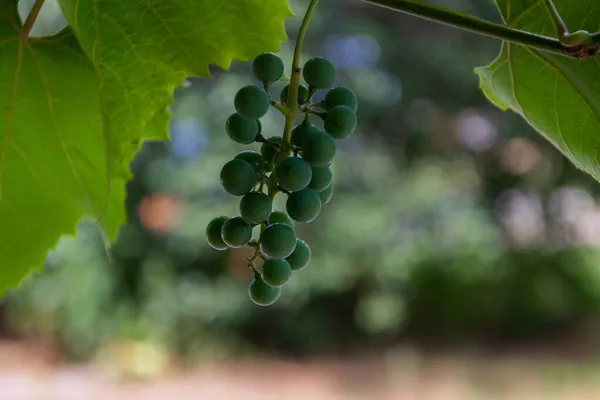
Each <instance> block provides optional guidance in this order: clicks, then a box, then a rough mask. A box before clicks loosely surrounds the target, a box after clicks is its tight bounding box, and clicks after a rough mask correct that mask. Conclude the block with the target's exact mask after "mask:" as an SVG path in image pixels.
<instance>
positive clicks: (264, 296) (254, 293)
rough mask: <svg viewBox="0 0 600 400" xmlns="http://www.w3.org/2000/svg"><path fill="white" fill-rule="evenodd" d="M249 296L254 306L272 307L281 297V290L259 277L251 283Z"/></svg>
mask: <svg viewBox="0 0 600 400" xmlns="http://www.w3.org/2000/svg"><path fill="white" fill-rule="evenodd" d="M248 295H249V296H250V300H252V302H254V304H256V305H259V306H270V305H271V304H274V303H275V302H276V301H277V300H278V299H279V297H280V296H281V288H275V287H272V286H269V285H267V284H266V283H265V281H263V279H262V278H261V277H260V276H257V277H256V278H254V279H253V280H252V282H250V286H249V287H248Z"/></svg>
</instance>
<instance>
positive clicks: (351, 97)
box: [323, 86, 358, 112]
mask: <svg viewBox="0 0 600 400" xmlns="http://www.w3.org/2000/svg"><path fill="white" fill-rule="evenodd" d="M323 106H324V107H325V109H326V110H329V109H331V108H333V107H336V106H346V107H348V108H349V109H351V110H352V111H354V112H356V109H357V108H358V100H357V99H356V95H355V94H354V92H353V91H352V90H350V89H348V88H347V87H344V86H336V87H334V88H331V90H329V92H327V94H326V95H325V99H324V100H323Z"/></svg>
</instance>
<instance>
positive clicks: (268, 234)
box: [258, 222, 296, 258]
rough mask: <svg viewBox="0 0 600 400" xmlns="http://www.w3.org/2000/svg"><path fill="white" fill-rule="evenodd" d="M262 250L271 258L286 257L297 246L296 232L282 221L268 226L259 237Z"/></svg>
mask: <svg viewBox="0 0 600 400" xmlns="http://www.w3.org/2000/svg"><path fill="white" fill-rule="evenodd" d="M258 242H259V244H260V250H261V251H262V252H263V254H264V255H265V256H267V257H269V258H286V257H287V256H289V255H290V254H292V252H293V251H294V248H296V234H295V233H294V230H293V228H291V227H290V226H289V225H286V224H282V223H280V222H277V223H274V224H272V225H269V226H267V227H266V228H265V229H264V230H263V231H262V232H261V234H260V238H259V239H258Z"/></svg>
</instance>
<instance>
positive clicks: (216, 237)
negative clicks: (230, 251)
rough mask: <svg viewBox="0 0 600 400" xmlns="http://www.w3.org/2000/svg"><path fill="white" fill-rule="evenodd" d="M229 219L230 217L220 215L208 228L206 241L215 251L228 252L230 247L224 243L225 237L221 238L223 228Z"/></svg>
mask: <svg viewBox="0 0 600 400" xmlns="http://www.w3.org/2000/svg"><path fill="white" fill-rule="evenodd" d="M228 219H229V217H226V216H225V215H220V216H218V217H215V218H213V219H212V220H211V221H210V222H209V223H208V225H207V226H206V240H207V241H208V244H209V245H210V247H212V248H213V249H215V250H227V248H228V247H229V246H227V243H225V242H224V241H223V236H221V228H222V227H223V224H224V223H225V221H227V220H228Z"/></svg>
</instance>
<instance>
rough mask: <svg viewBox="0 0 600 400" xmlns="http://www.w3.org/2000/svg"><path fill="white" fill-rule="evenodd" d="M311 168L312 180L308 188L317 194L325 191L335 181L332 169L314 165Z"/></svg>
mask: <svg viewBox="0 0 600 400" xmlns="http://www.w3.org/2000/svg"><path fill="white" fill-rule="evenodd" d="M311 168H312V178H311V179H310V183H309V184H308V187H309V188H311V189H313V190H314V191H316V192H321V191H323V190H325V189H326V188H327V186H329V185H330V184H331V181H332V180H333V175H332V174H331V169H330V168H329V167H318V166H316V165H313V166H312V167H311Z"/></svg>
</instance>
